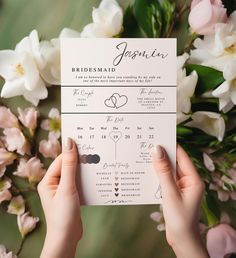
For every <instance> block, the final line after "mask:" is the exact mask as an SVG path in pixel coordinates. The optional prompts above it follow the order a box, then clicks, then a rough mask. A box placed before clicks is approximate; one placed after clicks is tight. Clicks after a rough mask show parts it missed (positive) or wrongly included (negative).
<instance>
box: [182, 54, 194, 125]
mask: <svg viewBox="0 0 236 258" xmlns="http://www.w3.org/2000/svg"><path fill="white" fill-rule="evenodd" d="M188 58H189V55H188V54H186V53H185V54H184V55H182V56H179V57H178V59H177V123H178V124H179V123H182V122H184V121H185V120H187V119H188V118H189V117H190V114H189V113H190V112H191V97H192V96H193V94H194V92H195V88H196V85H197V81H198V75H197V73H196V72H195V71H193V72H192V73H191V74H190V75H189V76H186V69H183V66H184V64H185V62H186V61H187V59H188Z"/></svg>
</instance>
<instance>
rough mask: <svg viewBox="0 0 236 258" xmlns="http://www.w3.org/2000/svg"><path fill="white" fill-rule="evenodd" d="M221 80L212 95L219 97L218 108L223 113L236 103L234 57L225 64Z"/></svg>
mask: <svg viewBox="0 0 236 258" xmlns="http://www.w3.org/2000/svg"><path fill="white" fill-rule="evenodd" d="M224 78H225V80H226V81H225V82H223V83H222V84H221V85H220V86H219V87H218V88H217V89H215V90H214V91H213V92H212V95H213V96H214V97H216V98H219V104H220V110H223V111H224V112H225V113H226V112H228V111H229V110H231V109H232V108H233V106H234V105H236V58H234V59H233V60H232V61H231V62H229V63H227V64H226V65H225V69H224Z"/></svg>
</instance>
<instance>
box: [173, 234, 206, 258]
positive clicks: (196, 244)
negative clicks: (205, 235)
mask: <svg viewBox="0 0 236 258" xmlns="http://www.w3.org/2000/svg"><path fill="white" fill-rule="evenodd" d="M171 247H172V249H173V251H174V253H175V254H176V257H177V258H189V256H190V255H191V258H209V255H208V253H207V250H206V247H205V245H204V244H203V242H202V240H201V236H200V234H199V233H192V232H191V233H190V234H188V235H186V237H184V238H179V239H178V240H176V241H174V242H173V244H172V246H171Z"/></svg>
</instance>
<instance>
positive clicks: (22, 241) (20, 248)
mask: <svg viewBox="0 0 236 258" xmlns="http://www.w3.org/2000/svg"><path fill="white" fill-rule="evenodd" d="M24 242H25V237H24V238H22V239H21V243H20V247H19V249H18V251H17V253H16V255H17V256H19V254H20V252H21V251H22V248H23V245H24Z"/></svg>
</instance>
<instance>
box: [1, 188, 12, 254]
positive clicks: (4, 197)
mask: <svg viewBox="0 0 236 258" xmlns="http://www.w3.org/2000/svg"><path fill="white" fill-rule="evenodd" d="M11 197H12V195H11V193H10V191H9V190H4V191H1V192H0V203H2V202H4V201H9V200H11ZM0 257H1V256H0Z"/></svg>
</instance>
